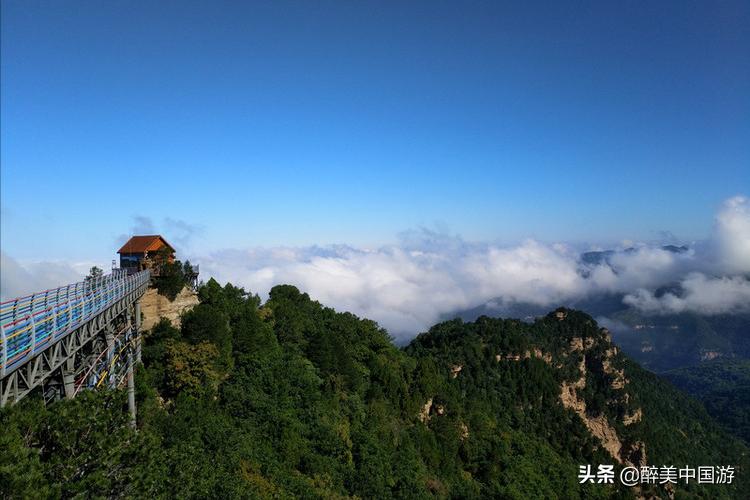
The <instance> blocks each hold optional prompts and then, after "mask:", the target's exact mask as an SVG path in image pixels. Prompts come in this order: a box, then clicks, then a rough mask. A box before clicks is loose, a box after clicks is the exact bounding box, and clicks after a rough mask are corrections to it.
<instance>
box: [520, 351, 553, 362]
mask: <svg viewBox="0 0 750 500" xmlns="http://www.w3.org/2000/svg"><path fill="white" fill-rule="evenodd" d="M532 356H533V357H535V358H537V359H542V360H544V362H545V363H547V364H548V365H551V364H552V354H551V353H548V352H546V353H544V352H542V350H541V349H539V348H535V349H534V350H533V351H526V352H525V353H524V355H523V357H524V358H525V359H529V358H531V357H532Z"/></svg>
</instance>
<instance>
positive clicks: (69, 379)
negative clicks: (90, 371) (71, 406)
mask: <svg viewBox="0 0 750 500" xmlns="http://www.w3.org/2000/svg"><path fill="white" fill-rule="evenodd" d="M60 370H61V371H62V379H63V391H64V393H65V398H66V399H73V396H75V394H76V381H75V374H76V372H75V360H74V359H73V358H68V359H67V360H65V366H63V367H62V368H60Z"/></svg>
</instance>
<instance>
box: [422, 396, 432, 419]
mask: <svg viewBox="0 0 750 500" xmlns="http://www.w3.org/2000/svg"><path fill="white" fill-rule="evenodd" d="M430 410H432V398H430V399H428V400H427V402H426V403H425V404H424V406H422V409H421V410H420V411H419V420H420V421H421V422H423V423H425V424H426V423H427V422H429V420H430Z"/></svg>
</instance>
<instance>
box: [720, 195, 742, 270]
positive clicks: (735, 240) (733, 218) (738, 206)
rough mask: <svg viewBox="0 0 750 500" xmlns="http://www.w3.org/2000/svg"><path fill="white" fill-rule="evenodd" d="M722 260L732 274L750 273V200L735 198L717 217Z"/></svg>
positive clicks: (729, 201)
mask: <svg viewBox="0 0 750 500" xmlns="http://www.w3.org/2000/svg"><path fill="white" fill-rule="evenodd" d="M716 223H717V236H718V238H717V241H718V245H719V251H720V259H721V261H722V263H723V264H724V266H725V269H726V270H727V271H730V272H738V273H750V199H748V198H746V197H744V196H735V197H734V198H730V199H728V200H727V201H725V202H724V206H723V208H722V210H721V212H719V215H718V216H717V217H716Z"/></svg>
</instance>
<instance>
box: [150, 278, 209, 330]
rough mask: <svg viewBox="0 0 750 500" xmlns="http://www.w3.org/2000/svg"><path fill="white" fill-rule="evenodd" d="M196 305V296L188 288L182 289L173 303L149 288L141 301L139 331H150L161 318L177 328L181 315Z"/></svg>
mask: <svg viewBox="0 0 750 500" xmlns="http://www.w3.org/2000/svg"><path fill="white" fill-rule="evenodd" d="M196 304H198V295H197V294H196V293H195V292H194V291H193V290H191V289H190V288H188V287H185V288H183V289H182V291H181V292H180V293H179V294H178V295H177V297H176V298H175V299H174V300H173V301H170V300H169V299H168V298H166V297H164V296H163V295H160V294H159V293H158V292H157V291H156V289H155V288H149V289H148V291H146V294H145V295H144V296H143V298H142V299H141V314H142V323H141V329H142V330H150V329H151V328H153V326H154V325H155V324H156V323H158V322H159V319H161V318H167V319H168V320H170V321H171V322H172V324H173V325H175V326H177V327H179V326H180V316H181V315H182V313H183V312H185V311H187V310H190V309H192V308H193V306H195V305H196Z"/></svg>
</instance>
